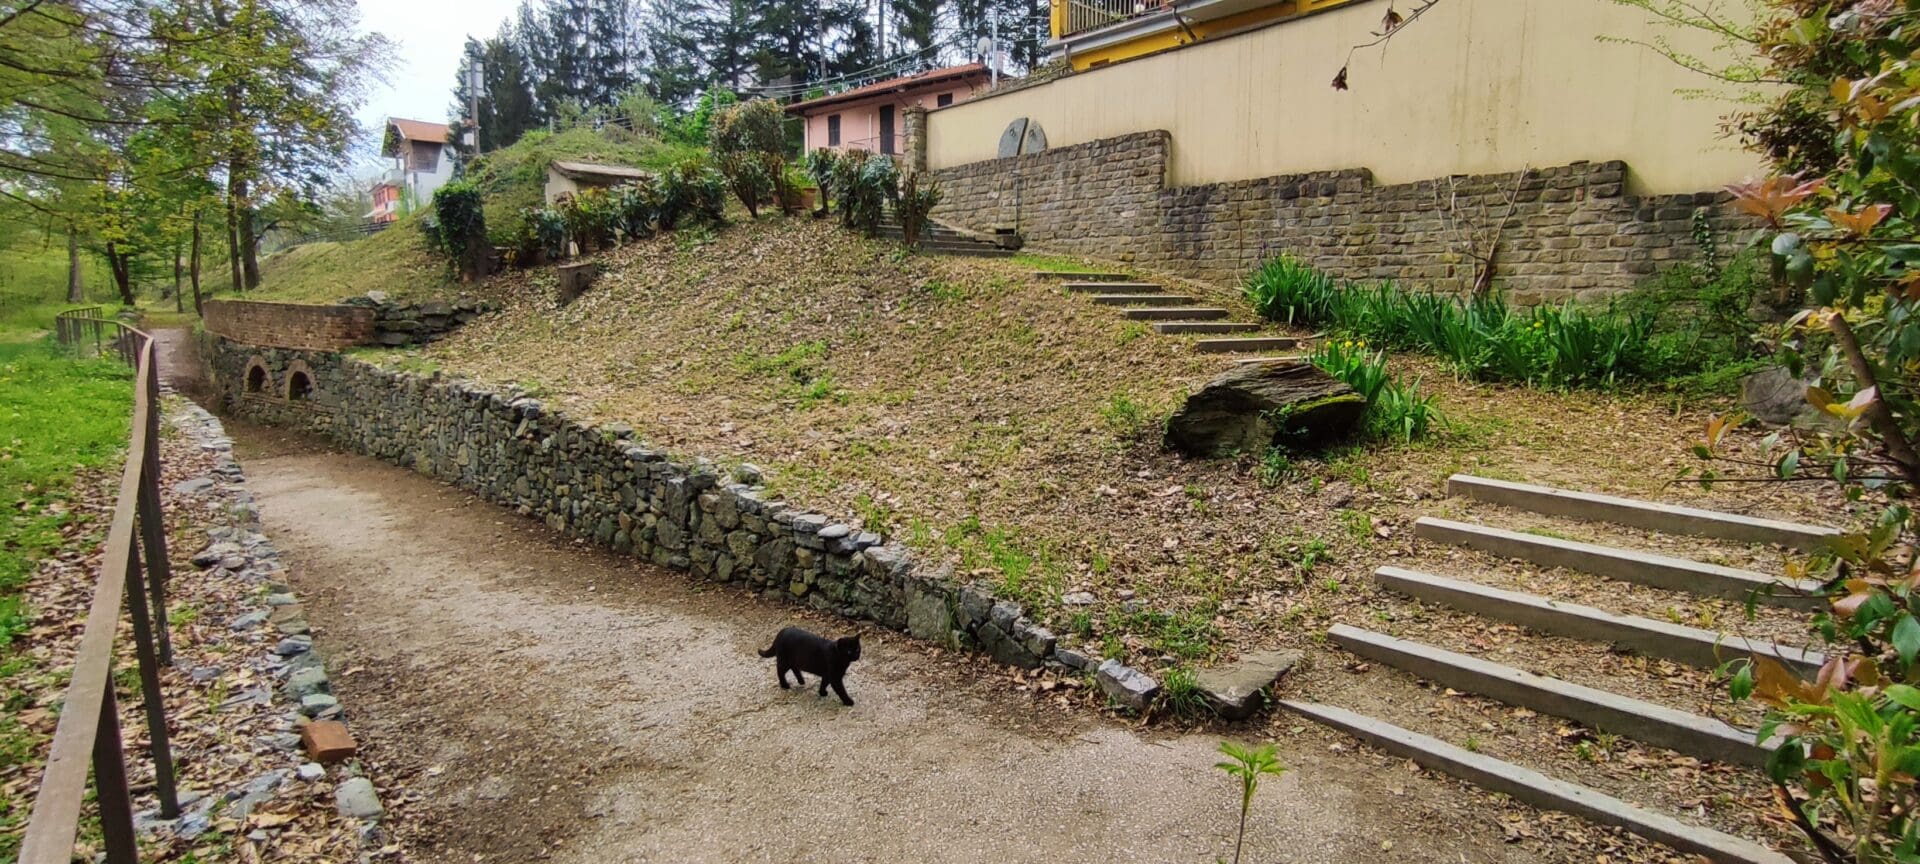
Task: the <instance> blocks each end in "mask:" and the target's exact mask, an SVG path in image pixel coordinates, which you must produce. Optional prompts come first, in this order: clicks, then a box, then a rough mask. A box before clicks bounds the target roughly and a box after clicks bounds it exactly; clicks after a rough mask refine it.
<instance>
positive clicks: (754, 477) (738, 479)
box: [733, 464, 767, 486]
mask: <svg viewBox="0 0 1920 864" xmlns="http://www.w3.org/2000/svg"><path fill="white" fill-rule="evenodd" d="M766 477H767V472H765V471H762V470H760V466H758V465H747V464H742V465H740V466H739V467H737V468H734V469H733V482H735V483H745V484H747V485H748V486H758V485H760V484H761V483H764V482H766Z"/></svg>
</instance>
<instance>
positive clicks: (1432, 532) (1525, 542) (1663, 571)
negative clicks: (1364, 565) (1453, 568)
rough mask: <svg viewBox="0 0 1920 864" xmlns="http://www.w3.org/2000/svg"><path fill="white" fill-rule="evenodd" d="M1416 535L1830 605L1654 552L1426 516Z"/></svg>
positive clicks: (1816, 588) (1805, 589)
mask: <svg viewBox="0 0 1920 864" xmlns="http://www.w3.org/2000/svg"><path fill="white" fill-rule="evenodd" d="M1413 534H1414V536H1416V537H1420V538H1422V539H1426V540H1432V541H1435V542H1438V543H1451V544H1453V545H1455V546H1465V547H1467V548H1469V549H1478V550H1480V551H1482V552H1489V553H1492V554H1494V555H1500V556H1503V557H1507V558H1518V559H1520V560H1522V561H1531V562H1533V563H1535V564H1539V565H1541V566H1543V567H1566V568H1569V569H1572V570H1579V571H1581V572H1584V573H1592V574H1595V575H1598V576H1605V577H1608V578H1610V579H1619V580H1620V581H1622V582H1636V583H1639V584H1641V585H1651V586H1653V587H1655V588H1665V589H1667V590H1669V591H1686V592H1688V593H1691V594H1699V595H1702V596H1707V597H1725V598H1728V599H1731V600H1741V601H1745V600H1747V599H1748V598H1752V599H1753V600H1754V601H1755V602H1757V603H1766V604H1768V605H1773V606H1787V607H1791V608H1797V609H1817V608H1820V607H1822V606H1825V605H1826V600H1825V598H1823V597H1821V596H1820V583H1819V582H1816V581H1812V580H1799V581H1795V582H1791V583H1789V582H1786V581H1781V580H1775V579H1773V578H1771V577H1769V576H1767V575H1766V574H1764V573H1755V572H1753V571H1751V570H1739V569H1736V568H1733V567H1722V566H1720V565H1718V564H1707V563H1703V562H1700V561H1689V560H1687V559H1685V558H1671V557H1668V556H1666V555H1657V554H1654V553H1652V552H1638V551H1633V550H1629V549H1617V548H1614V547H1612V546H1601V545H1597V544H1593V543H1581V542H1579V541H1575V540H1561V539H1558V538H1554V537H1542V536H1539V535H1536V534H1523V533H1520V532H1518V531H1507V530H1504V529H1500V528H1491V527H1488V526H1485V525H1472V524H1469V523H1466V522H1454V521H1452V520H1449V519H1435V518H1433V517H1431V516H1423V517H1421V518H1420V519H1419V520H1418V521H1416V522H1414V523H1413Z"/></svg>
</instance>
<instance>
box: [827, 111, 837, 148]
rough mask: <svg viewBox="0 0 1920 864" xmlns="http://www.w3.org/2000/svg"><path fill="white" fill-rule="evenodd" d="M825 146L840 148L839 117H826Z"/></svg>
mask: <svg viewBox="0 0 1920 864" xmlns="http://www.w3.org/2000/svg"><path fill="white" fill-rule="evenodd" d="M827 146H828V147H838V146H840V115H838V114H828V115H827Z"/></svg>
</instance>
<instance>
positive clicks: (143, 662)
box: [20, 307, 180, 864]
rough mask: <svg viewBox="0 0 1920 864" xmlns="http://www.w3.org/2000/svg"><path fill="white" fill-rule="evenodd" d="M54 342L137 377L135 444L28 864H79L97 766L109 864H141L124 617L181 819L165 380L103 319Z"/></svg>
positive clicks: (171, 803)
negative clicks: (169, 667)
mask: <svg viewBox="0 0 1920 864" xmlns="http://www.w3.org/2000/svg"><path fill="white" fill-rule="evenodd" d="M54 332H55V334H56V335H57V336H58V338H59V340H60V342H61V343H62V344H64V345H68V346H72V347H76V348H81V349H84V348H86V347H88V345H89V344H91V347H93V349H94V350H96V351H100V352H104V351H105V350H107V349H108V348H111V349H112V350H113V351H114V352H115V353H117V354H119V356H120V357H121V358H122V359H123V360H125V361H126V362H127V363H128V364H129V365H131V366H132V367H133V368H134V387H133V432H132V437H131V440H130V442H129V445H128V447H127V464H126V468H125V469H124V470H123V471H122V472H121V475H120V491H119V496H118V498H117V499H116V501H115V504H114V508H113V524H112V526H111V528H110V529H109V530H108V531H107V543H106V547H105V549H104V554H103V555H102V556H101V565H100V573H99V575H98V577H97V580H96V582H95V584H94V589H93V602H92V605H91V606H90V607H89V608H88V611H87V627H86V630H85V632H84V633H82V634H81V636H80V650H79V651H78V652H77V653H76V654H75V657H74V662H73V677H72V679H71V681H70V683H69V684H68V685H67V693H66V697H65V699H64V700H63V702H62V708H61V712H60V723H59V725H58V726H57V727H55V728H54V732H53V747H52V749H51V750H50V751H49V753H48V755H47V769H46V774H45V775H44V776H42V777H41V779H40V791H39V793H38V794H37V795H36V796H35V797H34V800H33V814H32V816H31V817H29V818H28V820H27V833H26V837H25V839H24V841H23V842H22V844H21V847H20V864H68V862H69V861H70V860H72V858H73V846H74V839H75V838H76V837H77V836H78V834H79V830H80V815H81V806H82V802H83V799H84V798H85V795H86V791H87V769H88V766H89V765H91V766H92V769H93V782H94V789H95V793H96V798H97V799H98V801H99V807H100V828H101V834H102V835H103V837H104V838H105V840H106V847H107V848H106V853H107V854H106V860H107V862H108V864H136V862H138V860H139V850H138V847H137V846H136V838H135V835H134V827H133V800H132V794H131V792H130V790H129V788H128V783H127V762H126V757H125V749H124V746H123V739H122V738H121V734H120V711H119V707H118V706H117V705H116V704H115V699H114V693H113V663H114V640H115V638H116V636H117V635H118V631H119V628H120V618H121V611H122V607H123V606H124V607H125V611H126V613H127V617H128V618H129V619H130V620H131V622H132V624H133V641H134V654H135V656H136V657H138V659H139V664H140V693H141V697H142V699H143V701H144V703H145V709H146V720H147V736H148V740H149V744H150V755H151V757H152V759H153V776H154V791H155V793H156V794H157V795H158V797H159V799H160V815H161V816H162V817H165V818H173V817H175V816H177V815H179V812H180V802H179V796H178V793H177V790H176V789H175V788H174V777H173V756H172V752H171V750H170V749H169V747H168V743H167V716H166V706H165V704H164V702H163V694H162V693H161V691H160V667H161V666H162V665H164V664H171V663H172V662H173V658H172V653H173V652H172V647H171V645H170V644H169V642H168V637H167V601H166V586H167V581H168V578H169V573H168V570H167V566H168V565H167V537H166V522H165V520H164V518H163V514H162V513H161V504H160V413H159V397H160V373H159V370H158V369H157V368H155V366H154V350H153V339H152V338H151V337H149V336H148V335H147V334H146V333H143V332H141V331H139V330H136V329H134V328H132V327H129V326H127V325H125V324H122V323H120V322H118V321H114V320H112V319H108V318H105V317H103V316H102V315H101V314H100V310H99V308H98V307H94V308H88V309H75V310H71V311H68V312H63V313H61V314H60V316H59V317H58V319H57V320H56V326H55V331H54ZM109 333H110V334H111V335H109ZM109 339H110V340H111V342H110V343H109V341H108V340H109ZM143 553H144V554H143Z"/></svg>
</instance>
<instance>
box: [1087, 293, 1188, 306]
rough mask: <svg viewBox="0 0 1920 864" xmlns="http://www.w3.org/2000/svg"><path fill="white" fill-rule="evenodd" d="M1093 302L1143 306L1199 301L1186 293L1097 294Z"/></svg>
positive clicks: (1107, 304)
mask: <svg viewBox="0 0 1920 864" xmlns="http://www.w3.org/2000/svg"><path fill="white" fill-rule="evenodd" d="M1093 302H1095V303H1098V304H1100V305H1102V306H1142V305H1145V304H1148V303H1158V304H1160V305H1162V306H1191V305H1193V304H1194V303H1197V302H1199V301H1198V300H1197V299H1195V298H1193V297H1188V296H1186V295H1184V294H1097V295H1095V296H1094V297H1093Z"/></svg>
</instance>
